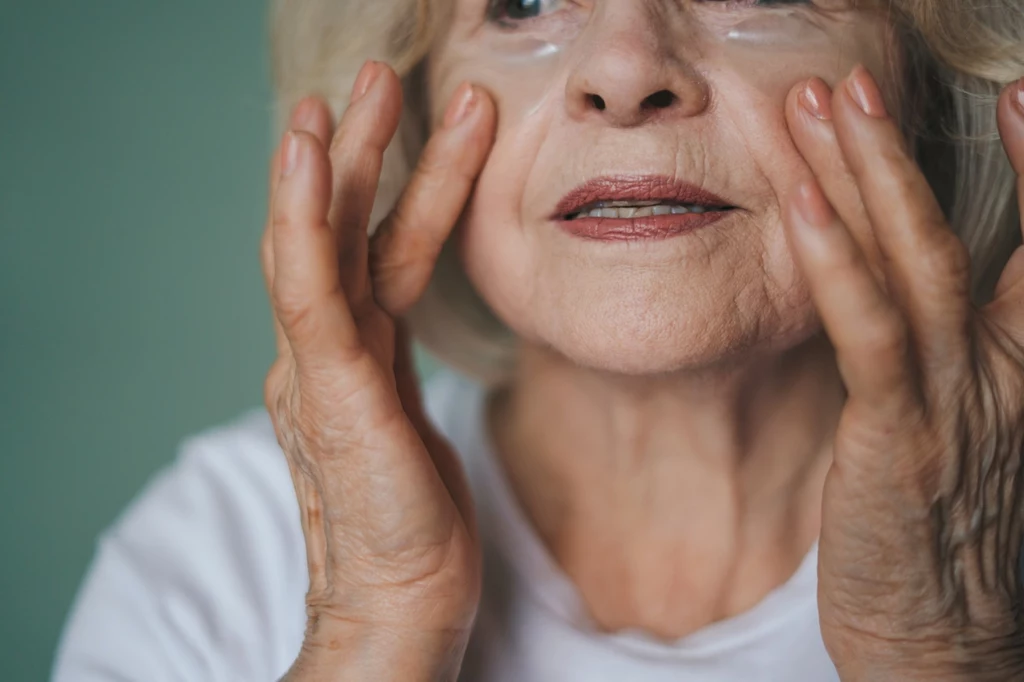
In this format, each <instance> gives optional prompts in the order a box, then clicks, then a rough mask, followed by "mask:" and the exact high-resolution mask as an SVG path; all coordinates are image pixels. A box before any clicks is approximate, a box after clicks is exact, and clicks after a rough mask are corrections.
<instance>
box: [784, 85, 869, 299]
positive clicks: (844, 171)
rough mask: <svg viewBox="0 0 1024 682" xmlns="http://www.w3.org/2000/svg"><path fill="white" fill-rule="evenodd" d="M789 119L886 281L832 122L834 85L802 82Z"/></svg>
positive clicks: (829, 195) (789, 104) (789, 103)
mask: <svg viewBox="0 0 1024 682" xmlns="http://www.w3.org/2000/svg"><path fill="white" fill-rule="evenodd" d="M786 122H787V123H788V125H789V131H790V134H791V135H792V137H793V142H794V144H795V145H796V148H797V150H798V151H799V152H800V155H801V156H803V158H804V160H805V161H806V162H807V165H808V167H809V168H810V170H811V172H812V173H813V174H814V177H815V178H816V179H817V180H818V184H819V185H820V186H821V189H822V191H823V192H824V193H825V198H826V199H828V202H829V204H831V205H832V206H833V207H834V208H835V211H836V213H838V214H839V220H840V221H842V223H843V224H844V225H845V226H846V228H847V229H848V230H849V231H850V234H851V235H852V236H853V238H854V239H855V240H856V241H857V245H858V246H859V247H860V248H861V250H862V251H863V252H864V256H865V260H866V261H867V263H868V265H869V267H870V268H871V270H872V272H873V273H874V274H875V275H876V277H877V279H878V281H879V282H884V281H885V277H884V272H883V271H882V269H881V263H882V259H881V254H880V253H879V250H878V243H877V242H876V241H875V237H874V234H873V230H872V228H871V221H870V220H869V219H868V214H867V210H866V209H865V208H864V200H863V199H862V198H861V195H860V188H859V187H857V181H856V179H855V178H854V177H853V173H851V172H850V168H849V166H847V165H846V159H845V158H843V152H842V150H841V149H840V148H839V141H838V140H837V139H836V131H835V127H834V126H833V123H832V89H831V88H830V87H829V86H828V84H827V83H825V81H823V80H822V79H820V78H811V79H810V80H808V81H805V82H803V83H798V84H797V85H795V86H793V89H792V90H790V92H789V96H788V97H787V99H786Z"/></svg>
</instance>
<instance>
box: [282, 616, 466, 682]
mask: <svg viewBox="0 0 1024 682" xmlns="http://www.w3.org/2000/svg"><path fill="white" fill-rule="evenodd" d="M469 635H470V629H469V628H461V627H460V628H453V629H432V628H431V629H428V628H419V627H414V626H410V625H408V624H400V625H396V624H389V623H360V622H355V621H346V620H339V619H337V618H333V617H317V616H311V617H310V620H309V623H308V625H307V628H306V636H305V639H304V640H303V643H302V649H301V651H300V652H299V656H298V658H297V659H296V661H295V663H294V665H293V666H292V668H291V670H290V671H289V673H288V675H286V676H285V677H284V679H283V680H282V682H365V680H374V681H375V682H377V681H379V682H399V681H401V682H455V680H456V678H457V677H458V673H459V669H460V667H461V665H462V657H463V655H464V654H465V650H466V644H467V643H468V641H469Z"/></svg>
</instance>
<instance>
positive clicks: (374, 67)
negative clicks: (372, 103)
mask: <svg viewBox="0 0 1024 682" xmlns="http://www.w3.org/2000/svg"><path fill="white" fill-rule="evenodd" d="M381 71H382V69H381V68H380V62H378V61H374V60H372V59H371V60H369V61H367V62H366V63H365V64H363V68H361V69H360V70H359V75H358V76H356V82H355V83H353V84H352V97H351V98H350V99H349V102H350V103H353V102H358V101H359V100H360V98H362V96H363V95H365V94H366V93H368V92H369V91H370V88H371V87H372V86H373V84H374V83H375V82H376V81H377V77H378V76H380V73H381Z"/></svg>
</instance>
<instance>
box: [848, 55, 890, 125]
mask: <svg viewBox="0 0 1024 682" xmlns="http://www.w3.org/2000/svg"><path fill="white" fill-rule="evenodd" d="M846 90H847V92H849V93H850V97H852V98H853V101H854V102H856V103H857V106H859V107H860V108H861V110H862V111H863V112H864V113H865V114H867V115H868V116H872V117H874V118H885V101H884V100H883V99H882V93H881V91H880V90H879V89H878V85H877V84H876V83H875V79H874V78H873V77H872V76H871V74H870V73H868V70H867V69H865V68H864V67H863V66H861V65H859V64H858V65H857V66H855V67H853V71H852V72H851V73H850V76H849V77H848V78H847V79H846Z"/></svg>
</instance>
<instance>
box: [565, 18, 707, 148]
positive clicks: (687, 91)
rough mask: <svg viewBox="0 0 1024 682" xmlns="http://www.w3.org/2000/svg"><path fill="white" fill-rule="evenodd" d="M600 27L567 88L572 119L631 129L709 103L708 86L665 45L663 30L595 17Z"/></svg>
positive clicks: (639, 22)
mask: <svg viewBox="0 0 1024 682" xmlns="http://www.w3.org/2000/svg"><path fill="white" fill-rule="evenodd" d="M597 22H598V23H599V24H604V25H605V26H606V27H607V28H605V27H601V26H592V29H594V30H593V31H592V32H591V34H590V35H589V36H588V37H587V38H586V40H587V46H586V47H585V49H584V50H583V53H582V54H581V55H580V60H579V62H578V65H577V66H576V68H575V69H574V70H573V72H572V73H571V74H570V76H569V80H568V83H567V84H566V106H567V108H568V113H569V115H570V117H572V118H573V119H574V120H586V119H592V120H603V121H604V122H605V123H606V124H608V125H613V126H616V127H623V128H628V127H635V126H638V125H642V124H644V123H647V122H650V121H653V120H656V119H657V120H664V119H666V118H677V117H688V116H694V115H696V114H699V113H700V112H702V111H703V110H704V109H705V108H706V106H707V101H708V92H707V83H706V81H704V79H703V78H701V77H700V76H699V75H698V74H697V73H696V72H695V71H694V70H693V68H692V66H691V64H690V63H688V62H687V61H685V60H684V59H683V58H682V56H681V55H680V54H679V51H678V50H675V49H673V48H671V47H669V43H670V42H673V41H672V40H671V37H668V36H660V35H658V32H659V31H664V30H666V29H665V27H660V28H659V27H656V26H652V25H650V24H651V22H650V21H649V20H644V19H641V18H640V17H637V16H633V17H629V18H627V17H623V16H621V15H620V16H618V17H611V16H605V17H601V18H599V19H597Z"/></svg>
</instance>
